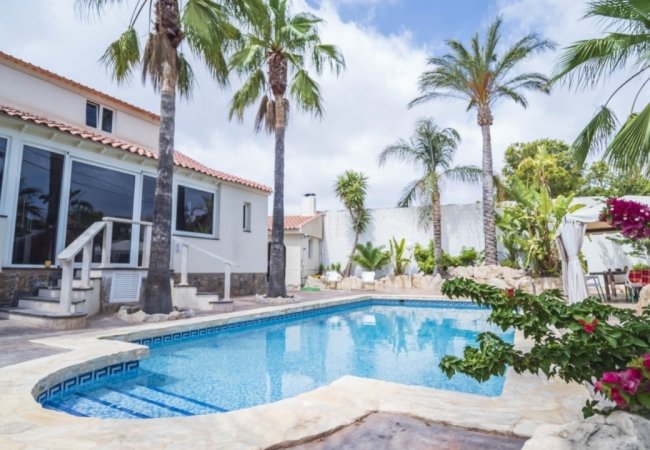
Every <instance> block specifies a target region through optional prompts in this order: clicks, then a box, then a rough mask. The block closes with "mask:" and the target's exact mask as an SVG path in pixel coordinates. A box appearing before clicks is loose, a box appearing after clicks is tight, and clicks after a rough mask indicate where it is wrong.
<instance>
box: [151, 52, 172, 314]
mask: <svg viewBox="0 0 650 450" xmlns="http://www.w3.org/2000/svg"><path fill="white" fill-rule="evenodd" d="M175 115H176V80H175V71H174V70H173V68H172V67H171V65H170V64H169V63H164V66H163V77H162V87H161V90H160V131H159V138H158V149H159V150H158V173H157V177H156V191H155V195H154V209H153V227H152V237H151V253H150V258H149V261H150V262H149V270H148V271H147V280H146V283H145V287H144V299H143V310H144V312H146V313H147V314H156V313H163V314H168V313H170V312H171V311H172V309H173V306H172V294H171V285H170V273H169V270H170V256H171V231H172V225H171V224H172V221H171V219H172V185H173V184H172V181H173V174H174V127H175V122H174V120H175Z"/></svg>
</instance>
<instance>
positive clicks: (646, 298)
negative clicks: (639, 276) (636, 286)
mask: <svg viewBox="0 0 650 450" xmlns="http://www.w3.org/2000/svg"><path fill="white" fill-rule="evenodd" d="M646 306H650V284H648V285H645V286H643V288H642V289H641V292H639V301H638V303H637V304H636V312H637V313H639V314H640V313H641V312H643V308H645V307H646Z"/></svg>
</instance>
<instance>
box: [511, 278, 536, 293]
mask: <svg viewBox="0 0 650 450" xmlns="http://www.w3.org/2000/svg"><path fill="white" fill-rule="evenodd" d="M514 287H515V288H517V289H520V290H522V291H524V292H525V293H527V294H532V293H533V279H532V278H531V277H521V278H519V279H518V280H516V285H515V286H514Z"/></svg>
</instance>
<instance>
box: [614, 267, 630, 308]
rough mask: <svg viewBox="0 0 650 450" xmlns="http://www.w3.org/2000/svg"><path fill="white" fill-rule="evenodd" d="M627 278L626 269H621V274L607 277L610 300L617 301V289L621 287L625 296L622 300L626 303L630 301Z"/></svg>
mask: <svg viewBox="0 0 650 450" xmlns="http://www.w3.org/2000/svg"><path fill="white" fill-rule="evenodd" d="M627 276H628V270H627V267H625V269H623V273H612V274H611V275H610V277H609V279H610V289H611V292H612V300H614V301H617V300H618V294H619V290H618V289H617V288H620V287H622V288H623V289H622V290H623V295H625V298H624V300H625V301H626V302H627V301H629V300H630V293H631V290H630V287H629V285H628V284H629V282H628V280H627Z"/></svg>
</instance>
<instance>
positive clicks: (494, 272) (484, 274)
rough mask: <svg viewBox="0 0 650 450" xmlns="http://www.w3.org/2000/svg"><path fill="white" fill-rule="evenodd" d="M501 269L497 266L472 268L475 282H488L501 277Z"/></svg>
mask: <svg viewBox="0 0 650 450" xmlns="http://www.w3.org/2000/svg"><path fill="white" fill-rule="evenodd" d="M502 269H503V267H501V266H498V265H489V266H478V267H474V278H475V279H476V280H490V279H492V278H499V277H501V274H502Z"/></svg>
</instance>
